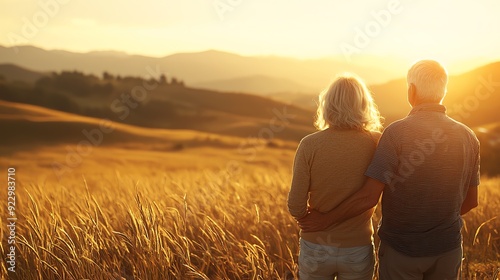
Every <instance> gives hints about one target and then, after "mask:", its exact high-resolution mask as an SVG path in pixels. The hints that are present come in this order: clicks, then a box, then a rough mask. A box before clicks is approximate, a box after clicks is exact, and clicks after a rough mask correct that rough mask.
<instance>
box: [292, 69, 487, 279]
mask: <svg viewBox="0 0 500 280" xmlns="http://www.w3.org/2000/svg"><path fill="white" fill-rule="evenodd" d="M407 82H408V101H409V103H410V104H411V106H412V110H411V111H410V113H409V115H408V116H407V117H405V118H403V119H401V120H398V121H396V122H394V123H392V124H391V125H389V126H388V127H387V128H386V129H385V131H384V133H383V134H382V137H381V139H380V142H379V145H378V147H377V150H376V152H375V155H374V157H373V159H372V162H371V164H370V166H369V167H368V169H367V171H366V172H365V176H366V177H367V180H366V182H365V184H364V186H363V188H362V189H360V190H359V191H358V192H357V193H356V194H354V195H353V196H351V197H350V198H348V199H347V200H345V201H344V202H343V203H342V204H340V205H339V206H338V207H336V208H335V209H333V210H332V211H330V212H328V213H320V212H317V211H315V210H310V212H309V214H308V215H306V216H305V217H304V218H302V219H300V220H299V226H300V227H301V228H302V230H303V231H306V232H307V231H317V230H321V229H323V228H325V227H328V226H330V225H332V224H335V223H339V222H342V221H345V220H347V219H350V218H352V217H354V216H357V215H359V214H361V213H363V212H364V211H366V210H367V209H370V208H371V207H374V206H375V205H376V204H377V203H378V201H379V198H380V195H381V193H382V192H383V195H382V219H381V221H380V225H379V230H378V235H379V237H380V240H381V242H380V247H379V252H378V255H379V279H381V280H387V279H407V280H410V279H425V280H427V279H439V280H442V279H457V278H459V275H460V267H461V263H462V235H461V229H462V219H461V215H463V214H465V213H467V212H469V211H470V210H471V209H473V208H475V207H476V206H477V189H478V188H477V187H478V185H479V141H478V140H477V138H476V136H475V134H474V132H473V131H472V130H471V129H470V128H468V127H467V126H465V125H464V124H462V123H459V122H457V121H455V120H453V119H451V118H450V117H448V116H447V115H446V113H445V112H446V108H445V107H444V106H443V105H441V102H442V100H443V98H444V96H445V94H446V86H447V83H448V75H447V73H446V70H445V69H444V68H443V66H441V64H439V63H438V62H436V61H432V60H422V61H419V62H417V63H415V64H414V65H413V66H412V67H411V68H410V70H409V71H408V76H407Z"/></svg>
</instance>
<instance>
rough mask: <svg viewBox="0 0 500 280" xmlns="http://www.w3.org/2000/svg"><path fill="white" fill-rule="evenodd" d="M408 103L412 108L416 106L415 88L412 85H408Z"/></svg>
mask: <svg viewBox="0 0 500 280" xmlns="http://www.w3.org/2000/svg"><path fill="white" fill-rule="evenodd" d="M408 102H410V105H411V106H412V107H413V106H415V105H416V104H417V88H416V87H415V85H414V84H409V85H408Z"/></svg>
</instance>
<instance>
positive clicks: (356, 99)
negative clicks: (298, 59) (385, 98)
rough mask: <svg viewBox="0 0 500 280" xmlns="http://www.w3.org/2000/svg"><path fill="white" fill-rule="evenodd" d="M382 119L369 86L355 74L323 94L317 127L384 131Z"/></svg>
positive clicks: (339, 79) (319, 105)
mask: <svg viewBox="0 0 500 280" xmlns="http://www.w3.org/2000/svg"><path fill="white" fill-rule="evenodd" d="M381 120H382V117H381V116H380V113H379V111H378V109H377V105H376V104H375V102H374V101H373V97H372V95H371V93H370V91H368V88H367V87H366V85H365V83H364V82H363V81H362V80H361V79H360V78H359V77H357V76H355V75H353V74H342V75H340V76H338V77H337V78H336V79H335V81H333V83H332V84H331V85H330V87H329V88H328V89H326V90H324V91H322V92H321V93H320V94H319V104H318V110H317V116H316V122H315V126H316V127H317V128H318V129H320V130H323V129H327V128H329V127H333V128H348V129H358V130H365V131H380V130H381V129H382V124H381Z"/></svg>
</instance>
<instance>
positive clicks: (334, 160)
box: [288, 128, 380, 247]
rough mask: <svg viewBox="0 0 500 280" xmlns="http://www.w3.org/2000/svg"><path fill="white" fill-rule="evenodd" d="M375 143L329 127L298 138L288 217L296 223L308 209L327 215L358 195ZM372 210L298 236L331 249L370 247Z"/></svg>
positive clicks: (371, 137) (370, 136)
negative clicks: (291, 217)
mask: <svg viewBox="0 0 500 280" xmlns="http://www.w3.org/2000/svg"><path fill="white" fill-rule="evenodd" d="M379 139H380V133H377V132H364V131H358V130H341V129H333V128H328V129H326V130H323V131H319V132H316V133H313V134H310V135H308V136H306V137H304V139H302V141H301V142H300V144H299V147H298V149H297V152H296V155H295V160H294V165H293V179H292V186H291V188H290V192H289V194H288V210H289V212H290V214H291V215H292V216H293V217H294V218H296V219H299V218H301V217H303V216H305V215H306V213H307V206H308V204H309V207H311V208H313V209H316V210H318V211H320V212H328V211H329V210H331V209H333V208H335V207H336V206H338V205H339V204H340V203H341V202H342V201H343V200H345V199H346V198H348V197H349V196H350V195H352V194H354V193H355V192H356V191H357V190H359V189H360V188H361V187H362V186H363V183H364V181H365V176H364V175H363V174H364V173H365V171H366V168H367V167H368V165H369V164H370V161H371V159H372V157H373V154H374V152H375V148H376V145H377V143H378V140H379ZM373 210H374V209H370V210H368V211H366V212H365V213H363V214H361V215H359V216H357V217H354V218H351V219H349V220H347V221H345V222H343V223H340V224H336V225H333V226H330V227H329V228H327V229H326V230H324V231H318V232H301V237H302V238H304V239H305V240H307V241H310V242H313V243H317V244H325V245H332V246H336V247H355V246H363V245H368V244H371V242H372V235H373V226H372V222H371V216H372V214H373Z"/></svg>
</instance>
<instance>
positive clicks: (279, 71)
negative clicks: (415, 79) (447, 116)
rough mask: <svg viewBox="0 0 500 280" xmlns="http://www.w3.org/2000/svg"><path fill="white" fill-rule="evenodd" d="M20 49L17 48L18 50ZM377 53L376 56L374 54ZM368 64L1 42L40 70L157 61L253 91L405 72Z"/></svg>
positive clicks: (190, 75)
mask: <svg viewBox="0 0 500 280" xmlns="http://www.w3.org/2000/svg"><path fill="white" fill-rule="evenodd" d="M16 50H17V52H16ZM373 59H375V58H373ZM384 61H385V63H374V64H371V65H380V67H367V66H365V65H357V64H354V63H349V62H347V61H345V59H342V58H339V59H309V60H300V59H293V58H285V57H275V56H255V57H252V56H241V55H237V54H233V53H227V52H220V51H215V50H211V51H205V52H198V53H178V54H174V55H169V56H165V57H159V58H157V57H147V56H140V55H128V54H125V53H121V52H114V51H94V52H88V53H74V52H68V51H60V50H50V51H49V50H44V49H41V48H37V47H33V46H16V47H3V46H0V63H3V64H6V63H10V64H15V65H18V66H21V67H25V68H28V69H31V70H34V71H38V72H48V71H61V70H78V71H83V72H85V73H92V74H95V75H98V76H101V75H102V73H103V72H104V71H107V72H110V73H113V74H115V75H122V76H124V75H133V76H144V75H145V74H146V70H145V69H146V67H148V66H149V67H154V68H156V66H158V68H159V69H160V70H161V71H162V72H164V73H165V74H166V75H167V76H175V77H179V78H181V79H182V80H184V82H185V83H186V84H187V85H189V86H194V87H203V88H207V89H213V90H228V91H237V92H253V93H257V94H268V93H276V92H289V91H293V92H314V93H316V92H318V91H319V90H321V89H322V88H323V87H325V86H327V85H328V83H329V82H330V81H331V80H332V78H333V77H334V76H335V75H336V74H338V73H341V72H345V71H352V72H354V73H356V74H358V75H360V76H361V77H363V78H364V79H365V80H366V81H367V82H369V83H371V84H374V83H382V82H385V81H389V80H391V79H394V78H397V77H400V76H401V73H399V72H398V70H397V69H394V67H388V65H391V64H393V63H395V62H390V61H388V60H387V59H386V60H384Z"/></svg>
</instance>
